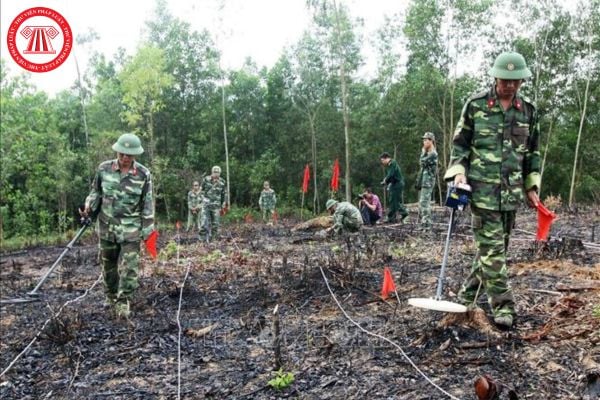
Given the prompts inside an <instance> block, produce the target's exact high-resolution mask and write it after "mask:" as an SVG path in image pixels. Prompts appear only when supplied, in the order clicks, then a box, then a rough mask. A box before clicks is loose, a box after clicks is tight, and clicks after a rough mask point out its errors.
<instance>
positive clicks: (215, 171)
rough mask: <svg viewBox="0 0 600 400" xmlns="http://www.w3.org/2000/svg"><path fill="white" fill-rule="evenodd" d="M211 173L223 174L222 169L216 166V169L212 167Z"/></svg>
mask: <svg viewBox="0 0 600 400" xmlns="http://www.w3.org/2000/svg"><path fill="white" fill-rule="evenodd" d="M211 172H212V173H213V174H220V173H221V167H219V166H218V165H215V166H214V167H212V170H211Z"/></svg>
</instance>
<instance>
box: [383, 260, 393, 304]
mask: <svg viewBox="0 0 600 400" xmlns="http://www.w3.org/2000/svg"><path fill="white" fill-rule="evenodd" d="M395 291H396V285H395V284H394V278H393V277H392V271H391V270H390V268H389V267H385V268H384V269H383V286H382V287H381V298H382V299H384V300H386V299H387V298H388V296H389V294H390V293H391V292H395Z"/></svg>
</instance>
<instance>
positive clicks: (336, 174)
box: [330, 158, 340, 192]
mask: <svg viewBox="0 0 600 400" xmlns="http://www.w3.org/2000/svg"><path fill="white" fill-rule="evenodd" d="M330 187H331V191H332V192H337V191H338V190H339V188H340V163H339V161H338V159H337V158H336V159H335V162H334V163H333V172H332V173H331V183H330Z"/></svg>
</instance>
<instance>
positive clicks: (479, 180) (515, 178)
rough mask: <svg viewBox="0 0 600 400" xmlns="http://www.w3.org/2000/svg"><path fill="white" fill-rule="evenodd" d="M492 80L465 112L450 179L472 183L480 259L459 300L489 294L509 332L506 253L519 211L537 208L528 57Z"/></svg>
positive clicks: (512, 56)
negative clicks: (524, 92)
mask: <svg viewBox="0 0 600 400" xmlns="http://www.w3.org/2000/svg"><path fill="white" fill-rule="evenodd" d="M489 73H490V75H491V76H492V77H494V78H495V84H494V85H493V86H492V87H491V88H490V89H489V90H487V91H484V92H481V93H478V94H476V95H474V96H473V97H471V98H470V99H469V100H468V101H467V103H466V104H465V106H464V108H463V111H462V115H461V117H460V121H459V122H458V126H457V128H456V131H455V133H454V139H453V147H452V156H451V159H450V164H449V166H448V170H447V172H446V175H445V177H444V179H446V180H454V182H455V183H457V184H458V183H466V182H467V180H468V183H469V184H470V185H471V187H472V190H473V198H472V204H471V208H472V225H473V233H474V236H475V242H476V245H477V255H476V257H475V260H474V262H473V266H472V268H471V274H470V275H469V276H468V278H467V279H466V281H465V283H464V284H463V287H462V289H461V291H460V297H461V298H462V300H463V301H465V302H468V303H474V302H475V301H476V300H477V299H476V298H475V297H476V294H477V293H479V292H480V289H481V291H484V290H485V292H486V294H487V297H488V301H489V303H490V306H491V308H492V312H493V315H494V322H496V324H497V325H498V326H500V327H504V328H510V327H511V326H512V324H513V319H514V316H515V306H514V299H513V294H512V290H511V288H510V286H509V284H508V271H507V265H506V251H507V246H508V240H509V237H510V233H511V229H512V228H513V227H514V223H515V214H516V209H517V207H519V204H520V203H521V202H522V201H523V199H524V198H525V197H526V198H527V200H528V203H529V205H530V206H535V205H537V203H538V202H539V198H538V195H537V190H538V188H539V187H540V183H541V176H540V173H539V170H540V154H539V150H538V144H539V127H538V116H537V112H536V109H535V107H534V106H533V104H531V102H530V101H529V100H528V99H526V98H524V97H522V96H521V95H520V94H519V93H518V90H519V87H520V86H521V84H522V82H523V80H524V79H526V78H529V77H530V76H531V71H530V70H529V68H527V64H526V63H525V59H524V58H523V56H521V55H520V54H518V53H511V52H507V53H502V54H500V55H499V56H498V57H497V58H496V60H495V62H494V66H493V67H492V68H491V69H490V71H489Z"/></svg>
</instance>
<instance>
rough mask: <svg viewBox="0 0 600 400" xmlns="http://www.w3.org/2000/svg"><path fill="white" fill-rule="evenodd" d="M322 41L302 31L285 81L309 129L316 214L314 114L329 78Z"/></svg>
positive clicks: (324, 92)
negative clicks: (289, 73)
mask: <svg viewBox="0 0 600 400" xmlns="http://www.w3.org/2000/svg"><path fill="white" fill-rule="evenodd" d="M324 46H325V44H324V43H322V42H320V41H319V40H318V37H316V36H315V35H314V33H311V32H310V31H309V30H306V31H305V32H304V34H303V36H302V37H301V39H300V40H299V41H298V43H296V45H295V46H293V47H292V49H291V52H290V57H289V59H290V60H291V65H292V76H293V80H289V81H288V82H287V84H288V90H289V92H290V94H291V99H292V101H293V103H294V106H295V107H297V108H298V109H299V110H301V111H302V113H303V114H304V115H305V116H306V119H307V121H308V127H309V131H310V153H311V160H312V184H313V188H314V193H313V211H314V212H316V213H318V212H319V209H320V204H319V189H318V176H319V174H318V170H319V164H318V162H317V148H318V147H317V117H318V114H319V109H320V108H321V107H322V106H323V104H324V103H325V102H326V97H327V94H328V88H329V80H328V73H327V66H326V64H325V61H324V60H323V58H322V54H323V52H324V51H325V48H324Z"/></svg>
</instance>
